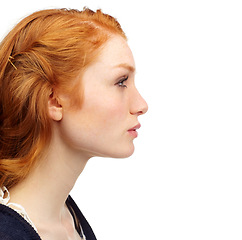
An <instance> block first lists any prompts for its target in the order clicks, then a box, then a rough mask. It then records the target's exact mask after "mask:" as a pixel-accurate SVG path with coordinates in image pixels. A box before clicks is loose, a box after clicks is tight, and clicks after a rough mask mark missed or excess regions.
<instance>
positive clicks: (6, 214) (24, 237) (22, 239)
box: [0, 204, 40, 240]
mask: <svg viewBox="0 0 242 240" xmlns="http://www.w3.org/2000/svg"><path fill="white" fill-rule="evenodd" d="M0 239H1V240H16V239H19V240H30V239H31V240H40V237H39V235H38V234H37V233H36V232H35V230H34V229H33V228H32V227H31V226H30V225H29V224H28V222H26V221H25V220H24V218H22V217H21V216H20V215H19V214H18V213H17V212H15V211H14V210H13V209H11V208H9V207H7V206H5V205H2V204H0Z"/></svg>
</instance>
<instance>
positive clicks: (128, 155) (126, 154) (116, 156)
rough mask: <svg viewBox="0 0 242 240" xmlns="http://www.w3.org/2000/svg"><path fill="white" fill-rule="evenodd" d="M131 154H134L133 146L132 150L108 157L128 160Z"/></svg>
mask: <svg viewBox="0 0 242 240" xmlns="http://www.w3.org/2000/svg"><path fill="white" fill-rule="evenodd" d="M133 153H134V146H133V147H132V148H131V147H130V148H129V149H126V150H124V149H122V150H120V151H117V152H115V153H113V154H112V156H110V157H112V158H128V157H130V156H131V155H132V154H133Z"/></svg>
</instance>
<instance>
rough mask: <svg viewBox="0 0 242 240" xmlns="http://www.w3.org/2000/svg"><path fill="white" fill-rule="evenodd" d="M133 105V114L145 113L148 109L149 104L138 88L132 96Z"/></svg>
mask: <svg viewBox="0 0 242 240" xmlns="http://www.w3.org/2000/svg"><path fill="white" fill-rule="evenodd" d="M131 99H132V100H131V102H132V103H131V106H130V113H131V114H132V115H137V116H139V115H143V114H145V113H146V112H147V111H148V104H147V102H146V101H145V100H144V98H143V97H142V96H141V95H140V93H139V92H138V90H137V89H136V91H135V94H134V95H133V96H131Z"/></svg>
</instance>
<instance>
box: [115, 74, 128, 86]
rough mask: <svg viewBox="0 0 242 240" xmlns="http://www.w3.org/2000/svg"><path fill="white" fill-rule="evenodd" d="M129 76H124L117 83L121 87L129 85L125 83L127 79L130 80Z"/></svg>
mask: <svg viewBox="0 0 242 240" xmlns="http://www.w3.org/2000/svg"><path fill="white" fill-rule="evenodd" d="M128 78H129V77H128V76H126V77H123V78H122V79H120V80H119V81H118V82H117V83H116V84H115V85H118V86H119V87H125V88H126V87H127V85H125V84H124V82H125V81H127V80H128Z"/></svg>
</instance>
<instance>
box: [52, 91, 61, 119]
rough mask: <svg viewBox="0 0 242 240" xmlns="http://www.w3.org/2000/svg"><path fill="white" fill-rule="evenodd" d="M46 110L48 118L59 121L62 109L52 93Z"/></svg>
mask: <svg viewBox="0 0 242 240" xmlns="http://www.w3.org/2000/svg"><path fill="white" fill-rule="evenodd" d="M48 110H49V115H50V118H51V119H53V120H54V121H61V120H62V117H63V109H62V106H61V104H60V103H59V100H58V98H57V97H55V96H54V94H53V93H52V94H51V95H50V97H49V101H48Z"/></svg>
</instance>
